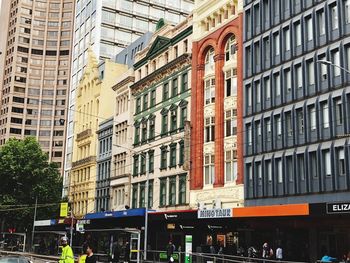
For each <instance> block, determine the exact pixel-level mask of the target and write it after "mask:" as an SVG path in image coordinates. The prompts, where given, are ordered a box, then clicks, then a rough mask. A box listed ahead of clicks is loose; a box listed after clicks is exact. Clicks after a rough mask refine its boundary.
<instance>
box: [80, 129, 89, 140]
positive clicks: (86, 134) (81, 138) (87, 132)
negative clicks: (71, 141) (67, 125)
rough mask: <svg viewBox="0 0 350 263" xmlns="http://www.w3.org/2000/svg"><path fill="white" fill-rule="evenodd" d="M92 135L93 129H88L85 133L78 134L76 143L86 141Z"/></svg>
mask: <svg viewBox="0 0 350 263" xmlns="http://www.w3.org/2000/svg"><path fill="white" fill-rule="evenodd" d="M91 135H92V132H91V129H86V130H84V131H82V132H80V133H78V134H77V139H76V141H81V140H84V139H86V138H88V137H89V136H91Z"/></svg>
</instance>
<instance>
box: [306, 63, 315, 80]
mask: <svg viewBox="0 0 350 263" xmlns="http://www.w3.org/2000/svg"><path fill="white" fill-rule="evenodd" d="M306 65H307V79H308V84H309V85H310V86H311V85H315V70H314V63H313V61H312V60H311V61H307V62H306Z"/></svg>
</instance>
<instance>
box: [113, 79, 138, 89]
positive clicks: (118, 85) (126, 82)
mask: <svg viewBox="0 0 350 263" xmlns="http://www.w3.org/2000/svg"><path fill="white" fill-rule="evenodd" d="M134 81H135V77H134V76H128V77H126V78H125V79H123V80H122V81H120V82H118V83H117V84H115V85H114V86H113V87H112V89H113V90H114V91H116V90H117V89H119V88H122V87H123V86H125V85H126V84H128V83H130V82H134Z"/></svg>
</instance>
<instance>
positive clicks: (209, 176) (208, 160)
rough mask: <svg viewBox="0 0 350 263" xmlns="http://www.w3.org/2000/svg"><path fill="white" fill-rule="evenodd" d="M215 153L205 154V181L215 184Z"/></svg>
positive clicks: (207, 183)
mask: <svg viewBox="0 0 350 263" xmlns="http://www.w3.org/2000/svg"><path fill="white" fill-rule="evenodd" d="M214 163H215V155H208V154H207V155H205V156H204V183H205V184H206V185H209V184H213V183H214V181H215V166H214Z"/></svg>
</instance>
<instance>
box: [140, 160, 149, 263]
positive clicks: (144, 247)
mask: <svg viewBox="0 0 350 263" xmlns="http://www.w3.org/2000/svg"><path fill="white" fill-rule="evenodd" d="M141 156H142V155H141ZM143 158H145V165H146V189H145V192H146V193H145V195H146V198H145V199H146V200H145V206H146V208H145V238H144V239H145V240H144V241H145V243H144V245H143V252H144V253H143V259H144V260H145V261H146V260H147V235H148V202H149V200H148V197H149V193H148V188H149V172H148V170H149V167H148V169H147V158H146V154H145V155H144V157H143Z"/></svg>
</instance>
